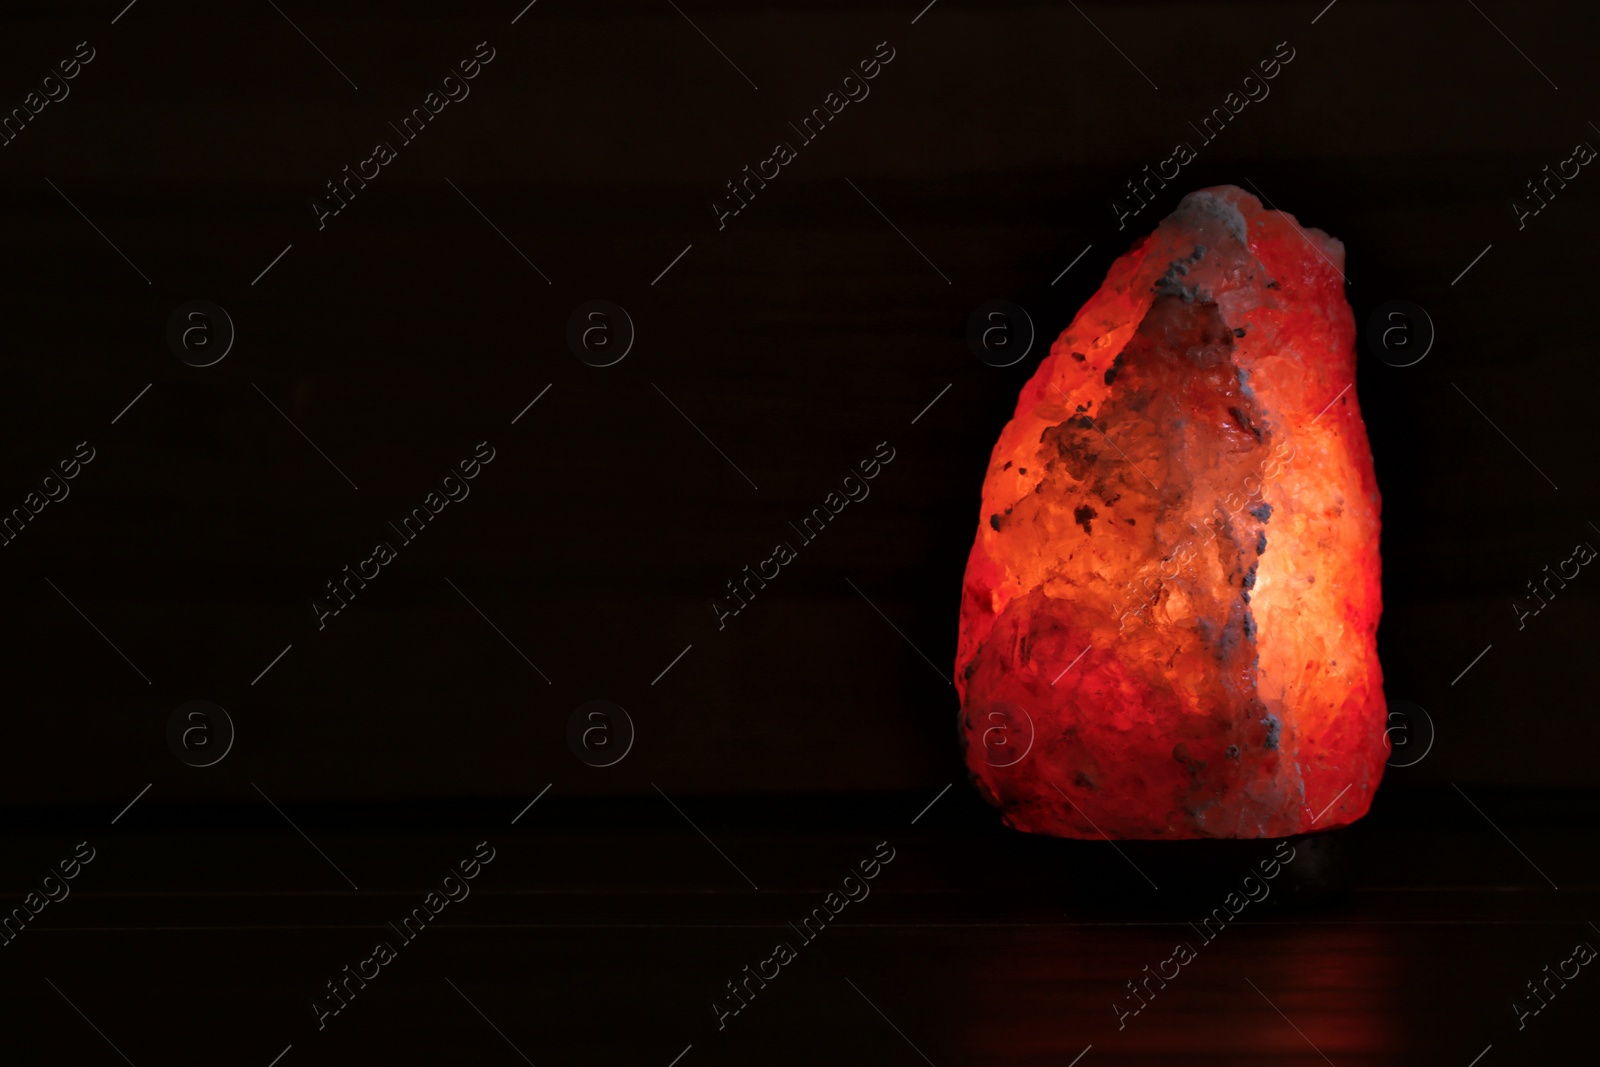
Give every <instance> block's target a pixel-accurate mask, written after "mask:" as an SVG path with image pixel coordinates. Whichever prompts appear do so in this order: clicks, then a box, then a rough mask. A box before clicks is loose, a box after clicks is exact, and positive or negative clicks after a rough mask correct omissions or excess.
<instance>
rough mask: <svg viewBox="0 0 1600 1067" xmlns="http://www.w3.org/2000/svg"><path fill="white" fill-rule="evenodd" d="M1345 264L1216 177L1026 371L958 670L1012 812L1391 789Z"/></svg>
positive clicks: (1217, 811) (988, 777) (980, 547)
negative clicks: (1382, 783) (1029, 374)
mask: <svg viewBox="0 0 1600 1067" xmlns="http://www.w3.org/2000/svg"><path fill="white" fill-rule="evenodd" d="M1343 262H1344V246H1343V245H1342V244H1340V242H1339V241H1337V240H1335V239H1333V238H1331V237H1329V236H1327V235H1326V234H1324V233H1322V232H1321V231H1319V230H1313V229H1305V228H1303V227H1299V226H1298V225H1297V224H1296V223H1295V221H1294V220H1293V218H1292V217H1290V216H1287V215H1284V214H1282V213H1280V212H1277V211H1268V210H1265V209H1263V208H1262V206H1261V204H1260V203H1259V202H1258V201H1257V200H1256V198H1255V197H1253V196H1251V195H1250V194H1248V193H1245V192H1243V191H1241V190H1239V189H1237V188H1234V187H1233V186H1221V187H1217V188H1214V189H1208V190H1203V191H1200V192H1197V193H1191V194H1190V195H1189V196H1187V197H1185V198H1184V200H1183V202H1182V203H1181V204H1180V205H1179V206H1178V209H1177V210H1176V211H1175V212H1174V213H1173V214H1172V215H1171V216H1170V217H1169V218H1167V219H1166V220H1165V221H1164V222H1163V223H1162V224H1161V225H1160V227H1159V228H1158V229H1157V230H1156V232H1155V233H1153V234H1152V235H1150V236H1149V237H1147V238H1145V239H1144V240H1142V241H1140V242H1139V243H1138V244H1137V245H1136V246H1135V247H1134V248H1133V249H1131V250H1130V251H1129V252H1128V253H1126V254H1125V255H1123V256H1122V257H1121V258H1120V259H1118V260H1117V261H1116V263H1114V264H1113V265H1112V267H1111V270H1110V272H1109V273H1108V275H1107V277H1106V281H1105V283H1104V284H1103V285H1102V286H1101V288H1100V290H1099V291H1098V292H1097V293H1095V295H1094V296H1093V297H1092V298H1090V300H1089V302H1088V303H1087V304H1086V305H1084V307H1083V308H1082V310H1080V311H1079V312H1078V314H1077V316H1076V317H1075V318H1074V319H1073V322H1072V324H1071V325H1070V326H1069V327H1068V328H1067V330H1066V331H1065V332H1064V333H1063V334H1062V335H1061V336H1060V338H1058V339H1057V340H1056V342H1055V344H1054V345H1053V346H1052V347H1051V350H1050V354H1049V356H1048V357H1047V358H1046V359H1044V360H1043V361H1042V362H1041V363H1040V365H1039V369H1038V371H1037V372H1036V373H1035V374H1034V376H1033V378H1032V379H1031V380H1030V381H1029V382H1028V384H1027V385H1026V386H1024V388H1023V390H1022V394H1021V396H1020V398H1019V399H1018V402H1017V411H1016V414H1015V415H1014V416H1013V418H1012V420H1011V421H1010V423H1008V424H1007V425H1006V427H1005V429H1004V430H1003V431H1002V433H1001V435H1000V440H999V442H998V443H997V444H996V445H995V448H994V453H993V455H992V457H991V459H990V464H989V470H988V475H987V477H986V478H985V480H984V485H983V509H982V512H981V513H980V515H981V517H980V521H979V525H978V536H977V540H976V542H975V543H974V545H973V547H972V554H971V556H970V557H969V559H968V561H967V571H966V578H965V581H964V585H963V591H962V602H961V631H960V641H959V645H958V650H957V656H956V679H955V681H956V687H957V691H958V692H959V694H960V696H961V705H962V727H963V736H964V737H965V739H966V743H967V744H966V748H967V764H968V767H969V768H970V770H971V772H972V775H973V777H974V779H975V781H976V782H977V784H978V786H979V788H980V790H981V791H982V792H983V793H984V795H985V797H986V798H987V799H988V800H989V801H990V802H991V803H994V804H995V805H996V806H997V807H999V808H1000V809H1001V811H1002V812H1003V813H1004V818H1005V821H1006V822H1007V824H1008V825H1010V826H1013V827H1015V828H1017V829H1019V830H1026V831H1030V832H1034V833H1044V834H1053V835H1056V836H1060V837H1085V838H1098V837H1100V836H1101V834H1102V832H1103V833H1104V834H1105V835H1107V836H1111V837H1121V838H1193V837H1281V836H1286V835H1289V834H1294V833H1304V832H1308V831H1311V830H1322V829H1327V828H1329V827H1332V826H1339V825H1343V824H1345V823H1349V822H1351V821H1353V820H1355V819H1358V818H1360V817H1361V816H1362V815H1363V814H1365V813H1366V811H1367V808H1368V806H1369V805H1370V803H1371V800H1372V792H1373V790H1374V789H1375V788H1376V787H1377V784H1378V781H1379V779H1380V777H1381V776H1382V773H1383V764H1384V760H1385V758H1386V757H1387V754H1388V740H1387V738H1386V736H1385V733H1384V724H1385V712H1384V698H1383V676H1382V670H1381V668H1380V667H1379V664H1378V658H1377V651H1376V636H1377V628H1378V616H1379V612H1380V610H1381V607H1382V604H1381V594H1380V589H1379V559H1378V513H1379V498H1378V487H1377V482H1376V479H1375V478H1374V475H1373V469H1372V454H1371V451H1370V449H1369V448H1368V445H1367V437H1366V429H1365V426H1364V424H1363V423H1362V420H1361V414H1360V410H1359V408H1358V406H1357V403H1356V394H1355V390H1354V388H1353V385H1354V383H1355V360H1356V354H1355V326H1354V322H1353V320H1352V316H1351V312H1350V307H1349V305H1348V304H1347V303H1346V302H1345V299H1344V290H1343V278H1342V275H1341V269H1342V266H1343ZM1024 752H1025V753H1026V754H1025V755H1023V753H1024Z"/></svg>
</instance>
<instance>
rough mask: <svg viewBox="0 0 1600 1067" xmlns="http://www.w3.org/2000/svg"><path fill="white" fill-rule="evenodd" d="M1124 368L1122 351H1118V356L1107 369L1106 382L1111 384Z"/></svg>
mask: <svg viewBox="0 0 1600 1067" xmlns="http://www.w3.org/2000/svg"><path fill="white" fill-rule="evenodd" d="M1121 369H1122V353H1121V352H1118V353H1117V358H1116V359H1114V360H1112V361H1111V366H1110V367H1108V368H1107V369H1106V384H1107V385H1110V384H1111V383H1112V382H1113V381H1115V380H1116V377H1117V371H1119V370H1121Z"/></svg>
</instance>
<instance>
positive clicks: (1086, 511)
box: [996, 504, 1100, 533]
mask: <svg viewBox="0 0 1600 1067" xmlns="http://www.w3.org/2000/svg"><path fill="white" fill-rule="evenodd" d="M1099 514H1100V513H1099V512H1098V511H1096V510H1095V509H1094V508H1092V507H1090V506H1089V505H1088V504H1081V505H1079V506H1078V507H1076V508H1073V509H1072V521H1073V522H1075V523H1077V524H1078V525H1080V526H1082V527H1083V532H1084V533H1094V531H1093V530H1092V529H1090V528H1089V520H1090V519H1093V518H1095V517H1096V516H1098V515H1099ZM996 528H997V529H998V527H996Z"/></svg>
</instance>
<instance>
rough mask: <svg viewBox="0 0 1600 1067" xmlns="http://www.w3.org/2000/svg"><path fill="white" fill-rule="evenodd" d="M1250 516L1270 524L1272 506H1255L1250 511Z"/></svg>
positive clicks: (1263, 504) (1265, 504)
mask: <svg viewBox="0 0 1600 1067" xmlns="http://www.w3.org/2000/svg"><path fill="white" fill-rule="evenodd" d="M1250 514H1252V515H1254V516H1255V517H1256V518H1257V519H1259V520H1260V521H1262V522H1270V521H1271V519H1272V505H1271V504H1267V503H1260V504H1257V505H1256V506H1255V507H1253V508H1251V509H1250Z"/></svg>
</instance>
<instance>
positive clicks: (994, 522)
mask: <svg viewBox="0 0 1600 1067" xmlns="http://www.w3.org/2000/svg"><path fill="white" fill-rule="evenodd" d="M989 526H990V527H991V528H992V529H995V530H999V529H1000V516H998V515H990V516H989Z"/></svg>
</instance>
